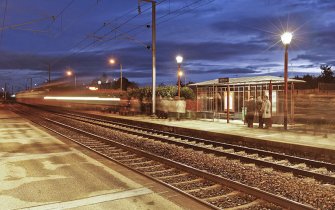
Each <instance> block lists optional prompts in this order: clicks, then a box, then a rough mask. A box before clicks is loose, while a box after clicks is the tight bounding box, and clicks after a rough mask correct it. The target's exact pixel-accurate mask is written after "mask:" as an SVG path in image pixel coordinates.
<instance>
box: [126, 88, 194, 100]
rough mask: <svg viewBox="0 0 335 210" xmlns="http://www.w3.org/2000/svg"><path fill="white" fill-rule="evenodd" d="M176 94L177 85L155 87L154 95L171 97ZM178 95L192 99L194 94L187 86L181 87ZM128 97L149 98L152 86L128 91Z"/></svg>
mask: <svg viewBox="0 0 335 210" xmlns="http://www.w3.org/2000/svg"><path fill="white" fill-rule="evenodd" d="M177 95H178V87H177V86H172V85H169V86H158V87H157V89H156V96H161V97H163V98H173V97H175V96H177ZM180 96H181V97H183V98H185V99H194V98H195V94H194V92H193V90H192V89H191V88H189V87H182V88H181V90H180ZM128 97H129V98H131V97H133V98H138V99H140V100H143V98H151V97H152V88H151V87H149V86H146V87H141V88H138V89H133V90H130V91H128Z"/></svg>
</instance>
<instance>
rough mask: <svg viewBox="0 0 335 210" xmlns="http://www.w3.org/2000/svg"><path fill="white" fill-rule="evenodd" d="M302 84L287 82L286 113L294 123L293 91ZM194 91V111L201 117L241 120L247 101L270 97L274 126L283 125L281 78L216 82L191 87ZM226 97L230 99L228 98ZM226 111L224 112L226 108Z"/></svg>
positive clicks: (229, 79)
mask: <svg viewBox="0 0 335 210" xmlns="http://www.w3.org/2000/svg"><path fill="white" fill-rule="evenodd" d="M301 82H304V81H302V80H296V79H288V84H289V90H288V113H289V120H291V122H292V121H293V119H294V98H293V94H292V92H293V90H294V84H295V83H301ZM189 86H191V87H193V88H194V89H195V91H196V100H197V107H196V110H197V112H199V114H200V116H203V117H209V118H224V119H227V116H229V119H240V120H244V115H245V107H246V101H247V100H249V98H250V96H254V97H255V98H257V97H258V96H261V97H262V98H263V96H264V95H267V96H269V99H270V101H271V103H272V116H273V122H274V123H282V122H283V112H284V111H283V110H284V78H282V77H276V76H255V77H239V78H218V79H214V80H209V81H204V82H198V83H195V84H190V85H189ZM228 96H229V97H228ZM228 104H229V109H228V112H227V107H228Z"/></svg>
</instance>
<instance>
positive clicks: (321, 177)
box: [57, 114, 335, 184]
mask: <svg viewBox="0 0 335 210" xmlns="http://www.w3.org/2000/svg"><path fill="white" fill-rule="evenodd" d="M57 115H59V116H61V117H65V118H70V119H75V120H78V121H82V122H86V123H90V124H94V125H98V126H101V127H104V128H113V129H116V130H119V131H121V132H126V133H130V134H133V135H138V136H143V137H146V138H150V139H153V140H157V141H161V142H164V143H168V144H174V145H177V146H182V147H184V148H192V149H193V150H195V151H203V152H205V153H211V154H215V155H217V156H225V157H228V158H231V159H239V160H240V161H242V162H245V163H254V164H256V165H258V166H263V167H271V168H273V169H276V170H280V171H284V172H291V173H293V174H294V175H296V176H305V177H311V178H314V179H315V180H318V181H321V182H324V183H331V184H335V177H332V176H327V175H324V174H320V173H315V172H311V171H307V170H303V169H299V168H294V167H290V166H285V165H281V164H276V163H273V162H269V161H266V160H261V159H255V158H251V157H246V156H242V155H238V154H234V153H229V152H225V151H222V150H221V151H220V150H216V149H215V148H206V147H203V146H198V145H191V144H188V143H184V142H179V141H174V140H171V139H168V138H166V137H164V136H157V135H152V134H149V133H143V132H139V131H135V130H129V129H127V128H122V127H112V126H110V125H102V124H99V123H94V122H89V121H85V120H81V119H77V118H71V117H69V116H66V115H63V114H57ZM76 117H80V118H83V117H82V116H76ZM84 118H86V117H84ZM89 120H94V121H102V120H100V119H89ZM103 122H104V123H110V122H106V121H103ZM119 126H123V125H119ZM132 129H134V128H132ZM146 132H148V131H146ZM150 132H153V131H150ZM160 135H163V134H160ZM196 142H197V143H202V141H196ZM206 143H207V142H206ZM208 145H209V144H208ZM212 145H213V144H212ZM214 145H215V144H214ZM214 145H213V146H214ZM215 146H216V145H215ZM254 153H255V152H254ZM283 159H284V158H283Z"/></svg>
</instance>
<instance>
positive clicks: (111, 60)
mask: <svg viewBox="0 0 335 210" xmlns="http://www.w3.org/2000/svg"><path fill="white" fill-rule="evenodd" d="M109 63H110V64H115V63H116V61H115V59H113V58H111V59H109ZM120 90H121V91H122V63H120Z"/></svg>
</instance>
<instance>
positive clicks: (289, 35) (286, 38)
mask: <svg viewBox="0 0 335 210" xmlns="http://www.w3.org/2000/svg"><path fill="white" fill-rule="evenodd" d="M292 36H293V35H292V33H290V32H285V33H284V34H283V35H281V41H282V42H283V44H284V46H285V56H284V57H285V63H284V129H285V130H287V109H288V106H287V92H288V91H287V90H288V84H287V79H288V46H289V45H290V43H291V40H292Z"/></svg>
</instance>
